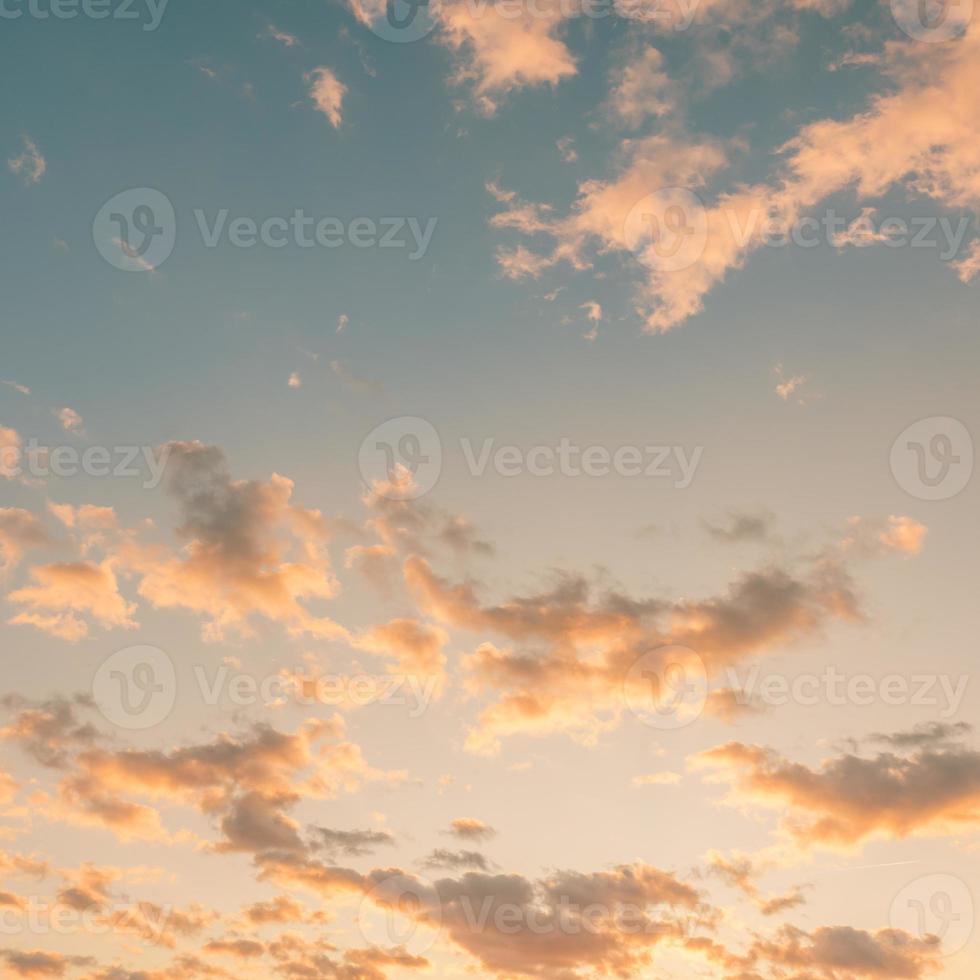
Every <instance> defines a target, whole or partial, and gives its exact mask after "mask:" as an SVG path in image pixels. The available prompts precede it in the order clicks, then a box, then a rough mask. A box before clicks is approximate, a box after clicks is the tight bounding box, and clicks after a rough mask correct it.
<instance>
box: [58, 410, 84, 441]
mask: <svg viewBox="0 0 980 980" xmlns="http://www.w3.org/2000/svg"><path fill="white" fill-rule="evenodd" d="M54 414H55V418H56V419H57V420H58V421H59V422H60V423H61V427H62V428H63V429H64V430H65V432H73V433H77V434H81V433H82V432H84V431H85V422H84V420H83V419H82V417H81V415H79V414H78V412H76V411H75V409H73V408H69V407H68V406H67V405H66V406H65V407H64V408H59V409H58V410H57V411H56V412H55V413H54Z"/></svg>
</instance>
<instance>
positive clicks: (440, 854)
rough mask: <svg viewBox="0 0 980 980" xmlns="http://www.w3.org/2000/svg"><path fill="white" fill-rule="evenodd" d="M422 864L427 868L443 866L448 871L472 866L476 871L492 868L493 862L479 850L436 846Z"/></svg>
mask: <svg viewBox="0 0 980 980" xmlns="http://www.w3.org/2000/svg"><path fill="white" fill-rule="evenodd" d="M422 864H423V867H425V868H428V869H429V870H434V869H439V868H445V869H448V870H450V871H460V870H462V869H464V868H465V869H470V868H472V869H475V870H477V871H491V870H492V869H493V862H492V861H490V860H489V859H488V858H487V857H485V856H484V855H483V854H480V853H479V851H450V850H447V849H446V848H444V847H437V848H436V849H435V850H434V851H433V852H432V853H431V854H430V855H429V856H428V857H427V858H426V859H425V861H423V862H422Z"/></svg>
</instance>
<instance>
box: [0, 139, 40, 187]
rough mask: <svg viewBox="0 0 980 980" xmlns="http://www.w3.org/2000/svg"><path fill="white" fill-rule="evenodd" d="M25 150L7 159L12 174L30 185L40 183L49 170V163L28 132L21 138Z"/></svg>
mask: <svg viewBox="0 0 980 980" xmlns="http://www.w3.org/2000/svg"><path fill="white" fill-rule="evenodd" d="M20 141H21V144H22V146H23V148H24V149H23V152H22V153H21V154H20V155H19V156H16V157H11V158H10V159H9V160H8V161H7V166H8V167H9V168H10V172H11V173H12V174H16V175H17V176H18V177H20V178H21V179H22V180H23V181H24V183H25V184H27V185H28V186H29V187H30V186H32V185H33V184H40V183H41V178H42V177H43V176H44V174H45V173H46V172H47V169H48V163H47V161H46V160H45V159H44V155H43V154H42V153H41V151H40V150H39V149H38V146H37V143H35V142H34V140H33V139H32V138H31V137H30V136H28V135H27V134H26V133H25V134H24V135H23V136H21V138H20Z"/></svg>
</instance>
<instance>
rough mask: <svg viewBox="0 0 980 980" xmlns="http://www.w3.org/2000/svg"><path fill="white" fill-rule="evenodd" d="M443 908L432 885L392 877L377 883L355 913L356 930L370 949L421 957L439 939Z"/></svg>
mask: <svg viewBox="0 0 980 980" xmlns="http://www.w3.org/2000/svg"><path fill="white" fill-rule="evenodd" d="M441 927H442V904H441V902H440V901H439V893H438V892H437V891H436V888H435V886H434V885H433V884H432V882H430V881H428V880H427V879H425V878H416V877H414V876H413V875H407V874H394V875H390V876H388V877H387V878H384V879H382V880H381V881H379V882H378V883H377V884H376V885H375V886H374V887H373V888H372V889H371V890H370V891H369V892H367V893H366V894H365V896H364V897H363V898H362V899H361V903H360V905H359V906H358V909H357V928H358V929H359V930H360V933H361V935H362V936H363V937H364V939H365V940H366V942H367V943H368V944H369V945H370V946H380V947H382V948H390V947H392V946H398V947H402V948H404V949H405V950H407V951H408V952H410V953H411V954H412V955H413V956H421V955H422V954H423V953H425V952H426V950H428V949H429V948H430V947H431V946H432V944H433V943H435V941H436V940H437V939H438V938H439V931H440V929H441Z"/></svg>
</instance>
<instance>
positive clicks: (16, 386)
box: [0, 381, 31, 395]
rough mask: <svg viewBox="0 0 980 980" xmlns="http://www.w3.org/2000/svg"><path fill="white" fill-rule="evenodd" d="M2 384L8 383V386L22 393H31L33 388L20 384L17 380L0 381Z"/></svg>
mask: <svg viewBox="0 0 980 980" xmlns="http://www.w3.org/2000/svg"><path fill="white" fill-rule="evenodd" d="M0 385H6V386H7V387H8V388H13V389H14V391H17V392H20V394H22V395H29V394H30V393H31V389H30V388H28V387H27V385H22V384H18V383H17V382H16V381H0Z"/></svg>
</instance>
